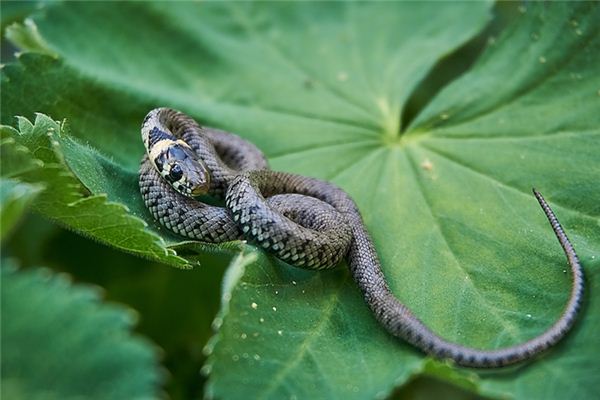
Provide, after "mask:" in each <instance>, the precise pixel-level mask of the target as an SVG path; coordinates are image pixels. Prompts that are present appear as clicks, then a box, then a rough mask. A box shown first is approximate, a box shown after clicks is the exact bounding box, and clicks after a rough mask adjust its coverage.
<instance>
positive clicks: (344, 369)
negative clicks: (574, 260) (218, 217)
mask: <svg viewBox="0 0 600 400" xmlns="http://www.w3.org/2000/svg"><path fill="white" fill-rule="evenodd" d="M489 6H490V5H489V3H469V4H444V3H424V4H417V3H376V4H363V3H356V2H350V3H312V4H288V3H286V4H268V5H266V4H253V3H250V4H248V3H226V4H202V5H198V4H181V3H176V4H167V3H152V4H139V3H136V4H134V3H128V4H119V5H114V6H113V7H110V8H107V7H103V6H101V5H97V4H91V5H90V4H64V5H57V6H54V7H51V8H48V9H47V12H46V13H45V14H43V15H39V16H38V17H36V18H35V19H34V20H35V22H36V23H37V25H38V28H39V32H40V34H41V37H42V38H43V39H44V46H46V47H44V49H43V52H44V53H51V54H57V55H58V58H57V59H54V58H51V57H48V56H43V55H33V54H29V55H27V54H26V55H23V56H21V58H20V63H19V64H16V65H11V66H7V67H6V68H5V71H4V72H3V81H2V90H3V96H2V109H3V115H2V120H3V122H4V123H10V122H11V120H10V116H11V115H23V114H25V115H30V114H31V113H32V112H34V111H43V112H45V113H48V114H50V115H52V116H54V117H55V118H58V117H60V118H64V117H66V118H68V120H69V122H70V125H71V131H72V135H73V138H70V137H63V136H61V137H58V138H57V142H58V144H57V146H56V147H57V149H56V148H55V151H57V152H58V153H59V154H61V155H62V157H63V158H64V162H65V164H66V165H68V166H69V168H70V169H71V170H72V171H73V172H74V173H75V175H76V176H77V177H78V178H79V180H80V181H81V182H82V183H83V184H84V185H85V187H87V188H88V189H89V190H90V191H91V192H92V193H93V194H96V195H98V194H101V193H107V194H108V198H109V200H111V201H114V202H119V203H122V204H125V205H127V206H128V208H129V209H130V210H131V212H132V213H133V214H135V215H137V216H138V217H140V218H144V219H147V218H148V216H147V214H145V212H144V210H143V208H142V207H140V206H139V196H138V195H137V187H136V185H135V174H136V172H137V166H138V163H139V158H140V156H141V154H142V152H143V149H142V146H141V141H140V139H139V133H138V126H139V122H140V121H141V119H142V118H143V115H144V114H145V112H146V111H147V110H148V109H149V108H151V107H154V106H159V105H166V106H172V107H177V108H180V109H182V110H184V111H186V112H189V113H190V114H192V115H193V116H195V117H197V118H198V119H199V120H201V121H202V122H204V123H207V124H210V125H213V126H218V127H221V128H224V129H229V130H233V131H236V132H237V133H239V134H241V135H243V136H244V137H246V138H248V139H250V140H251V141H253V142H254V143H255V144H257V145H258V146H259V147H261V148H262V149H263V150H264V151H265V153H266V154H267V156H268V157H269V160H270V161H271V164H272V166H273V167H274V168H275V169H280V170H287V171H292V172H299V173H303V174H306V175H311V176H316V177H320V178H325V179H329V180H332V181H334V182H335V183H337V184H338V185H340V186H342V187H343V188H344V189H346V190H347V191H348V192H349V193H350V194H351V195H352V196H353V197H354V198H355V200H356V202H357V204H358V205H359V207H360V209H361V211H362V213H363V216H364V219H365V222H366V224H367V226H368V228H369V231H370V232H371V234H372V236H373V239H374V241H375V245H376V247H377V249H378V251H379V254H380V256H381V260H382V264H383V268H384V272H385V274H386V277H387V279H388V281H389V282H390V286H391V287H392V289H393V291H394V293H396V295H397V296H398V297H399V298H400V299H401V300H402V301H403V302H405V303H406V304H407V305H408V306H409V307H410V308H411V309H413V310H414V311H415V313H416V314H417V315H419V317H420V318H422V319H423V320H424V321H425V322H426V323H427V324H428V325H429V326H431V327H432V329H434V330H435V331H436V332H439V333H440V334H441V335H442V336H444V337H445V338H447V339H450V340H455V341H458V342H460V343H463V344H467V345H473V346H481V347H487V348H493V347H499V346H503V345H508V344H512V343H517V342H520V341H523V340H526V339H527V338H530V337H533V336H535V335H536V334H539V333H540V332H541V331H543V330H544V329H546V328H547V327H548V326H549V325H550V324H551V323H552V321H554V320H555V319H556V318H557V317H558V315H559V314H560V311H561V309H562V307H563V305H564V303H565V300H566V298H567V296H568V287H569V281H570V277H569V276H568V275H567V274H563V273H561V271H563V269H564V268H565V261H564V257H563V256H562V255H561V253H560V248H559V247H558V245H557V244H556V243H555V239H554V237H553V235H552V233H551V231H550V229H549V228H548V226H547V222H546V221H545V220H544V217H543V215H542V213H541V212H540V210H539V207H538V206H537V204H536V202H535V200H534V199H533V197H532V196H531V195H530V194H529V191H530V188H531V186H534V185H535V186H536V187H537V188H538V189H540V190H541V191H542V192H543V193H544V194H545V195H546V197H547V198H548V199H549V201H550V203H551V205H552V206H553V207H554V209H555V210H556V212H557V213H558V215H559V217H560V218H561V220H562V222H563V223H564V225H565V227H566V228H567V230H568V232H569V235H570V237H571V238H572V240H573V242H574V244H575V246H576V248H577V250H578V251H579V253H580V255H581V258H582V260H583V263H584V265H585V267H586V270H587V271H588V274H589V275H590V276H591V278H590V279H589V281H588V282H589V285H590V286H591V290H590V292H592V293H594V289H595V288H596V287H597V286H596V285H597V276H596V275H597V274H596V273H595V272H596V271H597V268H598V259H600V257H599V256H598V253H599V252H600V234H599V226H600V224H599V216H600V204H599V203H598V201H597V194H596V195H595V194H594V191H595V190H596V191H597V182H598V181H600V163H599V162H598V154H599V150H600V145H599V144H598V143H599V142H598V139H599V138H600V129H599V128H598V127H599V126H600V116H599V114H598V112H597V110H598V109H599V108H600V96H599V94H598V89H599V88H600V73H599V72H600V71H599V65H600V56H599V54H600V36H599V35H598V33H597V30H595V29H594V28H595V27H594V25H593V24H594V21H597V20H598V18H600V8H599V7H598V5H597V4H593V3H580V4H543V5H538V4H532V5H531V6H528V7H529V9H526V8H522V13H521V14H520V15H519V17H518V18H516V19H515V20H514V21H513V22H512V23H511V24H510V26H509V27H508V28H507V29H506V30H505V32H504V33H503V34H502V35H501V36H500V37H498V38H495V39H494V40H491V41H490V43H489V46H488V47H487V48H486V50H485V52H484V54H483V55H482V56H481V58H480V60H479V61H478V62H477V63H476V64H475V65H474V67H473V68H472V69H471V70H469V71H467V72H466V73H465V74H464V75H463V76H462V77H461V78H460V79H458V80H457V81H456V82H454V83H453V84H451V85H449V86H448V87H447V88H446V89H445V90H443V91H442V92H441V93H440V94H439V95H438V96H437V97H436V98H434V99H433V100H432V102H431V103H430V104H429V106H428V107H427V108H426V109H425V110H423V111H422V112H421V113H420V114H419V115H417V117H416V118H415V119H414V120H413V121H412V122H409V121H401V118H400V116H401V110H402V108H403V107H404V105H405V104H406V101H407V99H408V97H409V96H410V94H411V93H412V91H413V90H414V88H415V87H417V85H418V84H419V83H420V82H421V80H422V79H423V78H424V77H425V76H426V74H427V72H428V71H429V70H430V69H431V68H432V67H433V65H434V64H435V63H436V62H437V61H438V60H439V59H440V58H442V57H443V56H445V55H446V54H448V53H450V52H451V51H453V50H454V49H456V48H457V47H458V46H460V45H461V44H462V43H464V42H465V41H467V40H468V39H470V38H471V37H473V36H474V35H475V34H477V33H478V32H479V31H480V30H481V29H482V27H483V26H484V24H485V23H486V22H487V21H488V15H489ZM99 21H102V22H99ZM38 42H39V41H38ZM23 43H27V41H23ZM33 50H36V48H33ZM37 50H38V51H39V50H40V49H39V46H38V48H37ZM98 171H112V172H113V175H109V176H111V177H113V178H115V179H112V180H110V179H102V175H101V174H98ZM98 176H100V178H98ZM113 182H119V184H118V185H115V184H113ZM136 203H137V206H136V205H135V204H136ZM63 222H64V223H68V222H65V221H63ZM147 222H148V223H149V224H152V221H151V220H149V219H147ZM151 229H154V228H151ZM155 232H157V233H158V234H160V235H161V236H162V237H163V240H165V241H166V243H169V244H171V245H172V246H175V247H173V248H175V249H177V250H178V251H179V255H180V256H181V255H184V256H185V257H188V258H190V259H192V258H193V259H194V260H197V259H200V260H202V254H205V252H206V251H214V250H216V249H218V248H219V247H218V246H216V247H215V246H211V247H205V246H204V247H203V246H197V245H192V244H189V243H182V244H179V243H178V242H177V239H176V238H175V237H173V236H172V235H168V234H165V233H164V232H163V231H160V230H155ZM230 246H231V245H230ZM234 246H235V244H234ZM229 248H231V247H229ZM244 254H245V255H243V256H242V258H241V259H238V260H237V261H236V262H235V263H234V264H233V265H232V267H231V271H230V274H233V275H235V273H236V272H237V274H238V275H239V276H237V277H236V278H235V279H233V278H230V279H229V280H228V282H229V284H228V286H227V287H226V288H225V291H224V296H225V298H226V301H225V302H224V303H225V305H224V307H223V310H222V316H221V317H220V318H221V319H222V322H223V323H222V325H221V324H216V325H219V326H221V328H220V329H219V332H218V334H217V336H216V337H215V340H214V342H213V343H211V345H210V346H209V347H208V349H209V350H210V349H211V348H212V347H213V346H214V349H213V350H212V351H213V356H212V359H211V362H210V364H208V366H207V368H206V371H207V372H208V371H209V370H211V375H210V379H211V384H210V392H211V393H212V394H213V395H215V396H217V397H226V398H232V397H239V396H243V397H248V396H250V397H252V396H263V397H279V396H280V395H283V394H285V395H288V397H291V396H294V395H295V396H299V397H300V396H303V397H313V398H314V397H323V396H326V397H346V398H351V397H356V398H365V397H374V396H375V395H377V394H380V395H382V396H385V395H387V394H388V393H389V392H390V391H391V390H392V388H393V387H394V386H396V385H401V384H403V383H404V382H406V380H407V379H408V378H409V377H410V376H411V375H412V374H416V373H418V372H419V371H421V370H423V369H426V370H427V372H428V373H435V374H436V375H438V376H440V377H443V378H444V379H448V380H452V381H456V382H459V383H460V382H462V384H463V386H470V387H471V388H472V389H473V388H475V389H478V390H484V391H485V392H486V393H489V394H493V395H495V394H498V395H509V396H518V397H523V398H525V397H531V396H536V397H537V396H540V395H542V392H541V390H542V389H543V390H545V391H547V392H544V394H546V397H561V398H562V397H564V396H565V395H567V396H577V395H579V396H583V397H586V396H587V397H594V396H597V395H598V393H597V388H596V387H595V386H594V385H593V384H591V383H590V384H588V385H580V384H579V383H577V382H580V381H581V379H585V381H586V382H591V380H593V379H594V377H595V376H596V375H597V374H598V372H599V371H598V370H599V364H598V362H597V361H596V360H595V358H594V357H593V354H594V349H596V350H597V349H599V348H600V343H598V339H596V338H595V337H594V335H593V332H594V331H595V330H597V329H598V323H599V322H598V311H597V308H596V310H595V309H594V307H592V306H589V307H587V308H586V309H585V310H584V311H585V313H584V316H583V317H582V320H581V321H580V323H579V324H578V325H577V327H576V328H575V331H574V332H573V334H571V335H570V336H569V337H568V338H567V340H566V341H564V342H563V343H561V344H560V345H559V346H557V348H556V349H554V350H552V351H551V352H549V353H548V354H547V355H546V357H544V358H542V359H540V360H538V361H536V362H534V363H531V364H529V365H527V366H525V367H523V368H521V369H519V370H517V371H514V370H511V371H508V372H507V371H501V372H494V373H492V376H488V375H485V376H479V377H478V376H477V375H474V374H472V373H471V372H469V373H468V374H467V373H466V372H465V373H458V374H457V373H451V372H449V369H448V367H444V366H438V367H435V368H433V369H432V368H429V367H427V365H430V364H428V363H425V361H424V360H425V359H424V358H423V357H421V356H420V355H419V353H418V352H416V351H414V350H413V349H411V348H410V347H409V346H407V345H405V344H403V343H402V342H400V341H398V340H395V339H392V338H390V337H389V336H388V335H387V334H386V333H385V332H384V331H383V330H382V329H381V328H380V327H379V326H378V325H377V324H376V323H375V322H374V320H373V319H372V317H371V316H370V314H369V313H368V311H367V308H366V306H365V305H364V304H363V302H362V300H361V298H360V295H359V293H358V290H357V289H356V288H355V285H354V283H353V282H352V281H351V280H350V279H349V275H348V274H347V272H346V271H345V270H339V271H334V272H327V273H308V272H304V271H298V270H295V269H292V268H291V267H288V266H286V265H283V264H282V263H279V262H276V261H274V260H271V259H270V258H267V257H265V256H264V255H263V254H261V253H255V250H252V249H251V248H250V249H248V250H245V252H244ZM292 281H294V282H296V284H294V283H292ZM269 285H273V286H269ZM275 291H277V292H275ZM302 291H304V293H311V296H310V297H309V296H306V300H304V299H305V298H304V297H303V292H302ZM424 294H426V295H424ZM593 296H595V295H594V294H592V299H591V301H592V303H593V302H595V301H596V300H597V297H593ZM299 299H300V300H299ZM253 304H256V305H257V306H256V308H254V307H253ZM263 306H264V307H265V308H264V309H263V308H262V307H263ZM259 307H261V308H259ZM269 307H270V309H271V312H270V313H268V311H269ZM273 307H275V308H276V311H273ZM258 310H264V312H265V315H264V316H263V315H262V314H261V315H260V316H259V315H258V313H257V312H256V311H258ZM261 317H262V318H263V319H264V322H263V324H264V325H259V324H261V322H260V318H261ZM267 320H268V322H269V324H268V325H267ZM278 327H279V328H278ZM269 328H270V329H269ZM279 331H281V332H282V334H279ZM286 332H288V333H289V334H290V335H291V336H289V337H285V336H283V335H285V333H286ZM242 333H244V334H245V335H246V336H245V338H243V337H242ZM254 333H258V334H259V335H258V336H257V338H256V339H254V338H253V337H252V335H253V334H254ZM281 336H283V338H280V337H281ZM286 339H287V340H286ZM580 348H585V349H587V351H581V350H579V349H580ZM244 354H246V356H244ZM255 355H258V356H259V358H258V359H256V357H254V356H255ZM234 356H237V358H236V357H234ZM434 365H435V364H434ZM233 371H235V374H234V373H233ZM432 371H437V372H432ZM440 371H442V372H440ZM465 374H466V375H465ZM461 376H462V377H461ZM574 376H577V377H578V380H575V379H573V377H574ZM540 377H548V379H540ZM550 377H552V379H550ZM556 377H559V378H558V379H556ZM244 378H246V379H247V380H248V382H247V383H246V382H244V381H243V379H244ZM465 381H466V382H471V383H469V384H468V385H467V384H464V382H465ZM542 383H545V385H544V387H543V388H541V387H540V386H539V385H541V384H542ZM241 385H243V387H244V390H243V391H241V390H240V386H241ZM557 388H560V389H561V390H558V389H557ZM559 395H560V396H559Z"/></svg>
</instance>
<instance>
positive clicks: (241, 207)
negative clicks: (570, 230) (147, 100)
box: [140, 108, 584, 368]
mask: <svg viewBox="0 0 600 400" xmlns="http://www.w3.org/2000/svg"><path fill="white" fill-rule="evenodd" d="M154 127H158V128H159V129H161V130H163V131H166V132H170V134H172V135H174V137H176V138H177V139H182V140H183V141H185V142H186V143H188V144H189V145H190V147H191V148H192V149H193V150H194V151H195V152H196V153H197V154H198V156H199V158H200V159H202V161H203V162H204V164H205V165H206V166H207V168H208V170H209V171H210V175H211V183H210V184H211V188H210V191H209V193H211V194H212V195H214V196H217V197H219V196H220V197H222V196H223V195H225V204H226V208H221V207H213V206H208V205H205V204H203V203H200V202H198V201H196V200H194V199H191V198H188V197H185V196H183V195H181V194H179V193H177V192H175V191H174V190H173V189H172V188H171V187H170V186H169V184H168V183H166V182H165V181H163V180H162V179H161V176H160V174H159V173H158V172H157V171H155V170H154V168H153V166H152V165H151V163H150V162H149V161H148V158H147V156H145V157H144V159H143V161H142V165H141V169H140V190H141V193H142V197H143V198H144V202H145V203H146V206H147V207H148V209H149V210H150V212H151V213H152V215H153V216H154V218H156V219H157V220H158V221H159V222H160V223H161V224H162V225H164V226H165V227H167V228H168V229H170V230H172V231H174V232H175V233H178V234H180V235H182V236H186V237H188V238H191V239H196V240H201V241H209V242H221V241H227V240H233V239H238V238H247V239H250V240H251V241H253V242H254V243H256V244H257V245H258V246H260V247H262V248H264V249H265V250H266V251H269V252H271V253H272V254H274V255H275V256H276V257H278V258H280V259H282V260H283V261H285V262H287V263H289V264H292V265H296V266H299V267H303V268H309V269H315V270H317V269H323V268H330V267H333V266H335V265H336V264H338V262H339V261H340V260H341V259H342V258H344V257H346V260H347V262H348V265H349V267H350V271H351V273H352V276H353V278H354V280H355V282H356V284H357V285H358V287H359V288H360V289H361V291H362V294H363V296H364V299H365V301H366V302H367V304H368V305H369V307H370V308H371V310H372V311H373V314H374V316H375V318H377V320H378V321H379V322H380V323H381V324H382V325H383V326H384V327H385V328H386V329H387V330H388V331H389V332H390V333H391V334H393V335H395V336H397V337H400V338H402V339H404V340H406V341H407V342H409V343H411V344H412V345H414V346H415V347H417V348H419V349H420V350H422V351H423V352H425V353H427V354H430V355H432V356H434V357H436V358H442V359H444V358H448V359H452V360H453V361H454V362H456V363H457V364H459V365H463V366H467V367H476V368H490V367H502V366H505V365H509V364H514V363H516V362H519V361H523V360H527V359H530V358H532V357H534V356H535V355H537V354H539V353H541V352H543V351H544V350H546V349H548V348H549V347H551V346H553V345H554V344H556V343H557V342H558V341H559V340H561V339H562V338H563V337H564V336H565V335H566V334H567V332H568V331H569V330H570V328H571V327H572V326H573V324H574V322H575V319H576V317H577V314H578V311H579V309H580V305H581V300H582V297H583V287H584V282H583V270H582V268H581V265H580V263H579V260H578V258H577V255H576V253H575V250H574V249H573V247H572V245H571V243H570V242H569V240H568V238H567V236H566V235H565V233H564V231H563V229H562V227H561V226H560V224H559V222H558V220H557V218H556V216H555V215H554V213H553V212H552V210H551V209H550V206H548V204H547V203H546V202H545V200H544V198H543V197H542V195H541V194H540V193H539V192H537V191H535V190H534V195H535V197H536V198H537V200H538V202H539V203H540V205H541V206H542V209H543V210H544V213H545V214H546V217H547V218H548V220H549V222H550V224H551V226H552V229H553V230H554V233H555V234H556V237H557V238H558V240H559V242H560V244H561V246H562V248H563V250H564V252H565V254H566V256H567V260H568V263H569V265H570V267H571V273H572V276H573V284H572V289H571V295H570V298H569V301H568V303H567V305H566V307H565V309H564V311H563V313H562V315H561V316H560V318H559V319H558V320H557V321H556V322H555V323H554V324H553V325H552V326H551V327H550V328H549V329H548V330H546V331H545V332H543V333H542V334H540V335H539V336H537V337H535V338H533V339H531V340H529V341H527V342H524V343H522V344H518V345H515V346H510V347H505V348H501V349H496V350H484V349H476V348H471V347H465V346H462V345H459V344H456V343H452V342H449V341H447V340H444V339H443V338H441V337H440V336H439V335H437V334H435V333H434V332H432V331H431V330H430V329H429V328H428V327H427V326H425V325H424V324H423V322H421V321H420V320H419V319H418V318H417V317H416V316H415V315H413V314H412V312H411V311H410V310H409V309H408V308H407V307H406V306H405V305H403V304H402V303H400V302H399V301H398V299H396V297H395V296H394V295H393V294H392V292H391V291H390V288H389V286H388V285H387V283H386V281H385V277H384V275H383V272H382V270H381V264H380V262H379V257H378V256H377V252H376V251H375V247H374V246H373V242H372V241H371V238H370V236H369V234H368V232H367V229H366V227H365V226H364V223H363V221H362V218H361V216H360V213H359V211H358V208H357V207H356V205H355V203H354V201H353V200H352V199H351V198H350V196H349V195H348V194H347V193H346V192H344V191H343V190H342V189H340V188H338V187H337V186H335V185H333V184H331V183H328V182H324V181H321V180H318V179H314V178H308V177H304V176H300V175H294V174H289V173H283V172H275V171H271V170H269V169H268V166H267V163H266V161H265V158H264V156H263V155H262V153H261V152H260V150H258V149H257V148H256V147H255V146H253V145H252V144H250V143H248V142H246V141H244V140H243V139H241V138H239V137H237V136H235V135H232V134H229V133H226V132H222V131H216V130H210V129H206V128H201V127H199V126H198V125H197V124H196V122H195V121H193V120H192V119H191V118H189V117H187V116H186V115H184V114H182V113H179V112H177V111H174V110H170V109H164V108H163V109H156V110H153V111H151V112H150V113H149V114H148V116H147V117H146V119H145V120H144V124H143V126H142V136H143V138H144V142H145V143H148V140H147V136H144V135H145V134H144V132H148V131H149V130H150V129H152V128H154ZM150 150H151V149H148V153H150ZM265 198H267V199H266V200H265Z"/></svg>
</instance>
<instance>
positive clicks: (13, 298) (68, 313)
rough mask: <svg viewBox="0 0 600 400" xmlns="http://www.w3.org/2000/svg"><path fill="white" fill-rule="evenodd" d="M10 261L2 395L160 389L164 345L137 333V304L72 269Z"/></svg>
mask: <svg viewBox="0 0 600 400" xmlns="http://www.w3.org/2000/svg"><path fill="white" fill-rule="evenodd" d="M2 264H3V265H2V268H1V269H0V275H1V277H2V381H1V391H2V398H6V399H34V400H36V399H40V400H41V399H81V398H86V399H125V398H127V399H148V398H155V397H157V396H158V394H159V384H160V383H161V381H162V379H163V376H162V375H163V373H162V372H161V370H160V369H159V367H158V365H157V354H156V353H157V352H156V349H155V348H153V346H151V345H150V343H148V342H146V341H145V340H142V339H140V338H138V337H133V336H132V335H131V328H132V325H133V322H134V319H135V314H133V313H132V311H131V310H128V309H123V308H121V307H116V306H114V305H106V304H102V303H101V302H100V301H99V296H98V293H97V292H96V291H94V290H92V289H91V288H89V287H83V286H73V285H72V284H71V283H70V282H69V281H68V280H67V279H66V278H65V276H62V275H54V274H52V273H51V272H49V271H48V270H44V269H35V270H27V271H17V270H16V268H15V267H14V265H12V263H11V262H9V261H6V260H3V261H2Z"/></svg>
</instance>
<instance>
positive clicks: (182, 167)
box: [150, 140, 210, 197]
mask: <svg viewBox="0 0 600 400" xmlns="http://www.w3.org/2000/svg"><path fill="white" fill-rule="evenodd" d="M162 142H163V143H160V146H159V147H160V148H155V149H153V150H158V151H153V152H152V153H154V154H152V153H151V154H150V160H152V162H153V163H154V165H155V167H156V169H157V170H158V172H159V173H160V175H161V176H162V177H163V178H164V179H165V180H166V181H167V182H168V183H169V184H170V185H171V186H172V187H173V189H175V190H176V191H177V192H179V193H181V194H182V195H184V196H187V197H196V196H200V195H203V194H206V193H208V190H209V189H210V174H209V171H208V168H206V165H204V163H203V162H202V160H200V159H199V158H198V156H197V155H196V154H195V153H194V151H193V150H192V149H191V148H190V147H189V146H188V145H187V144H186V143H185V142H182V141H181V140H168V143H164V142H167V141H166V140H165V141H162Z"/></svg>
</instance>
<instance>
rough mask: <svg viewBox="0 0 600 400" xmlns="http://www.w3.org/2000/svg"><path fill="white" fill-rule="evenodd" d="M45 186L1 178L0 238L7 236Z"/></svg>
mask: <svg viewBox="0 0 600 400" xmlns="http://www.w3.org/2000/svg"><path fill="white" fill-rule="evenodd" d="M43 188H44V187H43V186H42V185H35V184H33V185H32V184H28V183H22V182H19V181H16V180H12V179H4V178H0V221H2V223H0V240H2V239H5V238H6V236H7V234H8V232H10V231H11V230H12V228H13V227H14V226H15V225H16V223H17V221H18V220H19V219H20V217H21V216H22V214H23V212H24V211H25V210H26V209H27V207H28V206H29V204H30V203H31V201H32V200H33V199H34V198H35V196H37V195H38V193H39V192H41V191H42V190H43Z"/></svg>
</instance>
